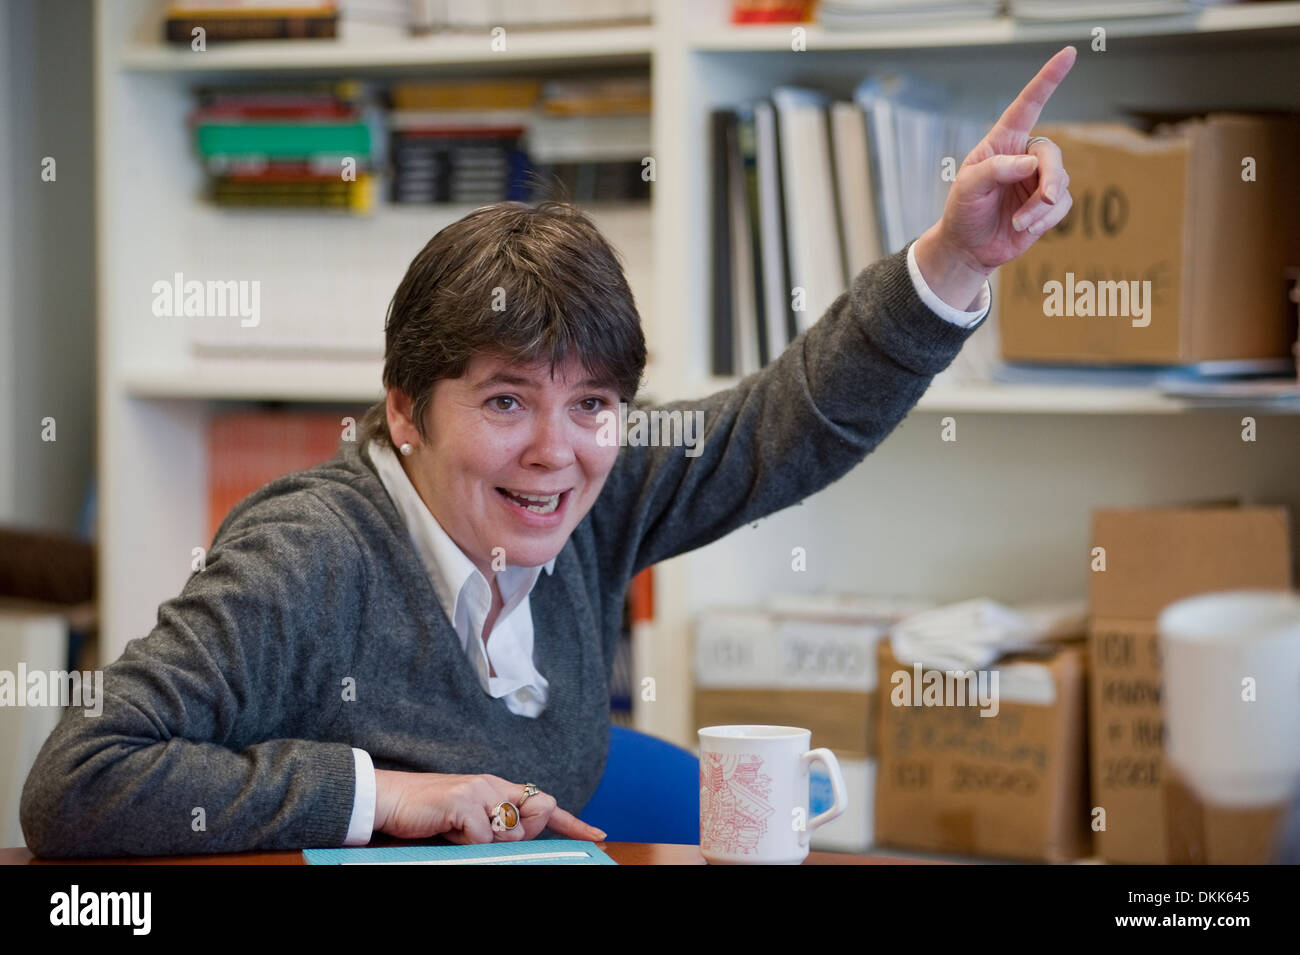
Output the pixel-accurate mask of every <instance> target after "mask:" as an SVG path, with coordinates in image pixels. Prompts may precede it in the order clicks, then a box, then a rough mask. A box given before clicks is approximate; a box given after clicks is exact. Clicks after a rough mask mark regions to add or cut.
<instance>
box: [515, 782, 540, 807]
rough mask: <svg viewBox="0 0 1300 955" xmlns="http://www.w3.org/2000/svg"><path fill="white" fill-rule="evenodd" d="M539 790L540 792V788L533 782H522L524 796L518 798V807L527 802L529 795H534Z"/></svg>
mask: <svg viewBox="0 0 1300 955" xmlns="http://www.w3.org/2000/svg"><path fill="white" fill-rule="evenodd" d="M539 792H541V790H540V789H538V788H537V786H535V785H534V784H533V783H524V798H523V799H521V800H519V806H520V808H523V805H524V803H526V802H528V797H529V796H536V795H537V794H538V793H539Z"/></svg>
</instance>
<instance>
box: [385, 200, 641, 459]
mask: <svg viewBox="0 0 1300 955" xmlns="http://www.w3.org/2000/svg"><path fill="white" fill-rule="evenodd" d="M481 352H487V353H491V354H496V355H500V356H502V357H504V358H506V359H507V360H510V361H516V362H520V363H522V364H535V363H538V362H541V361H547V362H549V363H550V366H551V370H552V371H554V370H555V368H556V366H557V365H560V364H562V363H563V362H564V361H566V360H567V359H568V358H569V357H570V356H574V357H576V358H577V359H578V361H579V362H581V364H582V366H583V370H584V371H585V372H586V373H587V374H588V375H590V376H591V377H592V378H594V379H596V380H597V381H602V382H607V383H608V384H609V386H610V387H612V388H613V389H614V390H615V391H617V393H618V394H619V397H620V398H621V399H622V400H624V401H627V402H629V403H631V402H632V401H633V400H634V398H635V396H636V393H637V390H638V388H639V387H640V385H641V376H642V373H643V372H644V371H645V362H646V346H645V335H644V334H643V333H642V330H641V317H640V315H639V314H638V312H637V309H636V302H635V301H634V300H633V297H632V290H631V289H630V288H629V287H628V284H627V279H626V278H625V277H624V275H623V268H622V265H621V264H620V262H619V258H618V254H617V253H616V252H615V251H614V249H613V247H611V246H610V244H609V243H608V242H607V241H606V240H605V238H604V236H602V235H601V234H600V232H599V230H597V228H596V225H595V223H594V222H592V220H591V219H590V218H589V217H588V216H587V215H586V214H585V213H583V212H582V211H580V210H579V209H577V208H576V207H574V206H572V205H569V204H568V203H563V202H553V201H546V202H541V203H538V204H537V205H535V206H534V205H528V204H526V203H523V202H498V203H495V204H493V205H489V206H483V207H481V208H479V209H475V210H474V211H473V212H471V213H470V214H469V215H467V216H465V217H464V218H462V219H459V220H457V221H456V222H453V223H452V224H451V225H449V226H447V227H446V228H444V229H442V230H441V231H440V232H438V234H437V235H435V236H434V237H433V238H432V239H430V240H429V242H428V244H427V245H425V247H424V248H423V249H421V250H420V253H419V254H418V255H417V256H416V257H415V258H414V259H413V260H412V261H411V264H410V267H409V268H407V270H406V275H405V276H404V277H403V279H402V282H401V284H400V285H398V287H397V292H396V293H395V294H394V295H393V299H392V301H391V302H390V303H389V305H388V316H387V320H386V321H385V323H384V378H383V381H384V387H385V388H398V389H400V390H401V391H403V392H404V393H405V394H407V395H408V396H409V397H410V398H411V401H412V406H411V416H412V418H413V420H414V422H415V427H416V429H417V431H418V432H419V434H420V437H421V439H422V440H423V439H425V438H426V437H427V436H426V434H425V430H424V419H425V415H426V412H427V411H428V408H429V404H430V402H431V400H432V398H433V386H434V384H436V383H437V382H438V381H439V380H440V379H443V378H459V377H460V376H461V375H463V374H464V373H465V370H466V368H467V367H468V365H469V362H470V360H471V359H472V358H473V357H474V356H475V355H476V354H479V353H481ZM361 437H362V440H363V441H364V442H368V441H370V440H371V439H372V438H374V439H381V440H386V441H387V442H388V444H389V445H392V444H393V438H392V435H391V434H389V432H388V418H387V413H386V407H385V402H383V401H381V402H379V404H377V405H374V406H372V407H371V408H370V409H369V410H368V411H367V412H366V414H365V416H364V417H363V418H362V421H361Z"/></svg>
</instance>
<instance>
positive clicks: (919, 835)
mask: <svg viewBox="0 0 1300 955" xmlns="http://www.w3.org/2000/svg"><path fill="white" fill-rule="evenodd" d="M877 653H878V661H879V663H878V672H879V675H880V676H879V679H880V689H879V692H878V697H879V705H880V715H879V727H880V735H879V742H878V745H879V750H878V753H879V756H878V766H877V772H876V798H875V809H876V814H875V841H876V843H877V844H878V845H882V846H898V847H900V848H906V849H919V850H923V851H930V852H944V853H955V854H961V855H984V856H995V857H1001V858H1009V859H1025V860H1035V861H1048V862H1064V861H1069V860H1071V859H1075V858H1078V857H1080V856H1083V855H1087V854H1088V850H1089V833H1088V823H1087V805H1088V794H1087V751H1086V750H1087V745H1086V744H1087V741H1086V733H1085V728H1086V725H1087V723H1086V718H1085V713H1084V704H1085V698H1086V694H1085V682H1086V680H1085V677H1086V652H1085V648H1084V646H1083V642H1082V641H1076V642H1073V643H1063V644H1061V645H1059V646H1058V647H1056V648H1055V649H1054V651H1053V652H1052V653H1051V655H1049V656H1030V655H1027V654H1022V655H1017V656H1011V657H1007V658H1005V659H1004V660H1000V661H998V662H997V663H995V664H994V665H993V666H992V667H991V668H989V669H990V671H992V670H996V671H997V672H998V673H999V684H998V705H997V710H996V714H995V715H992V716H982V715H981V708H980V707H978V706H970V705H964V706H963V705H919V706H918V705H903V704H904V703H905V702H906V701H907V700H908V698H909V697H908V692H909V690H912V689H913V687H912V684H913V683H914V682H915V669H914V668H913V667H911V666H904V665H902V664H900V663H899V661H898V660H897V659H895V657H894V655H893V653H892V650H891V647H890V644H889V641H881V643H880V644H879V648H878V651H877ZM928 672H930V673H934V674H939V675H942V674H941V673H940V671H928ZM896 674H903V676H896ZM924 679H926V680H928V679H929V677H928V676H926V677H925V678H924ZM989 686H990V688H991V686H992V684H991V681H990V683H989ZM923 699H924V697H923ZM913 702H914V703H915V697H913ZM988 711H989V712H993V710H992V708H991V707H989V708H988Z"/></svg>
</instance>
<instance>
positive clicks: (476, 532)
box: [389, 355, 619, 581]
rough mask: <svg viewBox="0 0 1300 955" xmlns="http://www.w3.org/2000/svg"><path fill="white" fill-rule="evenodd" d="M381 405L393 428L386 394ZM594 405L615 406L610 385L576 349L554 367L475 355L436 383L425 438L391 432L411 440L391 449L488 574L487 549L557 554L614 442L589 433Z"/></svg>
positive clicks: (524, 555) (528, 560) (542, 559)
mask: <svg viewBox="0 0 1300 955" xmlns="http://www.w3.org/2000/svg"><path fill="white" fill-rule="evenodd" d="M389 407H390V412H389V426H390V428H391V427H392V421H393V418H392V400H391V398H390V402H389ZM405 411H407V412H409V411H410V406H409V403H408V404H407V407H406V409H405ZM602 411H609V412H613V413H615V414H617V411H618V393H617V391H616V390H615V389H614V388H613V387H612V386H611V385H609V384H601V383H597V382H593V381H590V380H588V376H587V375H586V373H585V372H584V371H583V370H582V366H581V365H580V364H579V363H578V362H577V361H576V359H571V360H570V361H569V362H568V363H567V364H566V365H564V366H556V368H555V375H554V377H552V376H551V369H550V365H549V363H546V362H543V363H541V364H540V365H535V366H525V365H518V364H512V363H510V362H509V361H507V360H505V359H502V358H499V357H496V356H488V355H479V356H476V357H475V358H474V359H473V360H472V361H471V362H470V364H469V367H468V368H467V369H466V372H465V374H464V375H463V376H461V377H460V378H454V379H443V380H441V381H439V382H438V383H437V384H436V385H435V386H434V389H433V399H432V401H431V403H430V408H429V420H428V428H427V434H428V443H417V441H416V439H415V437H414V434H413V433H412V436H411V437H410V438H405V439H404V438H403V437H401V436H397V441H398V443H399V444H400V443H401V442H402V441H403V440H410V441H411V443H412V444H414V445H416V450H415V453H414V454H412V455H410V456H409V457H404V456H402V455H398V458H399V460H401V461H402V465H403V467H404V468H405V469H406V473H407V475H408V476H409V477H410V479H411V483H412V484H414V485H415V488H416V490H417V491H419V493H420V497H421V498H422V499H423V500H424V503H425V505H426V506H427V507H428V508H429V510H430V511H431V512H432V513H433V516H434V518H436V519H437V521H438V523H439V524H440V525H441V526H442V528H443V530H445V531H446V532H447V534H448V536H450V537H451V539H452V540H453V541H455V542H456V545H457V546H458V547H459V548H460V549H461V550H462V551H464V552H465V555H466V556H467V557H469V559H470V560H472V561H473V562H474V563H475V565H477V566H478V568H479V570H480V572H482V573H483V575H484V576H485V577H486V578H487V579H488V580H489V581H490V580H491V579H492V569H493V568H492V565H493V562H494V557H498V556H499V557H501V558H502V560H497V561H496V567H497V568H500V567H501V566H502V563H503V561H504V564H508V565H511V566H522V567H533V566H537V565H539V564H544V563H546V562H547V561H549V560H550V559H551V558H552V557H554V556H556V555H557V554H558V553H559V552H560V550H561V549H562V548H563V547H564V543H565V541H567V540H568V538H569V534H570V533H572V531H573V529H574V527H576V526H577V524H578V522H579V521H581V520H582V518H583V517H585V516H586V514H587V512H588V511H589V510H590V509H591V505H592V504H593V503H595V500H596V498H597V496H598V495H599V494H600V491H601V488H602V487H603V486H604V484H605V478H606V477H607V476H608V475H609V472H610V469H611V468H612V467H613V466H614V461H615V459H616V458H617V457H618V450H619V449H618V446H617V445H615V444H612V443H608V442H606V444H605V445H602V444H601V443H598V442H597V440H596V438H597V434H598V433H599V431H600V425H601V422H602V420H603V419H601V418H600V413H601V412H602ZM520 495H528V497H529V498H533V500H527V499H524V498H521V497H520ZM496 548H502V549H503V551H497V550H496Z"/></svg>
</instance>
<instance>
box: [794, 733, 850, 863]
mask: <svg viewBox="0 0 1300 955" xmlns="http://www.w3.org/2000/svg"><path fill="white" fill-rule="evenodd" d="M816 762H821V763H822V764H824V765H825V766H826V768H827V769H829V770H830V773H831V789H832V790H833V791H834V793H835V801H834V802H833V803H831V808H829V809H827V810H826V811H825V812H819V813H818V814H817V815H815V816H813V817H812V818H811V819H809V820H808V825H806V826H804V830H803V832H801V833H799V845H801V846H806V845H808V838H809V836H811V835H812V831H813V830H814V829H816V828H817V827H818V826H822V825H825V824H826V823H828V822H830V821H831V820H832V819H834V818H835V817H836V816H838V815H839V814H840V813H842V812H843V811H844V810H845V809H848V808H849V793H848V789H847V787H845V785H844V777H843V776H842V775H841V774H840V761H839V760H838V759H836V758H835V754H834V753H832V752H831V751H830V750H829V749H826V748H824V747H822V748H819V749H810V750H808V752H806V753H804V754H803V755H802V756H800V757H799V763H800V765H801V766H802V767H803V769H804V771H805V772H806V771H807V770H808V768H809V767H810V766H812V764H813V763H816Z"/></svg>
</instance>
